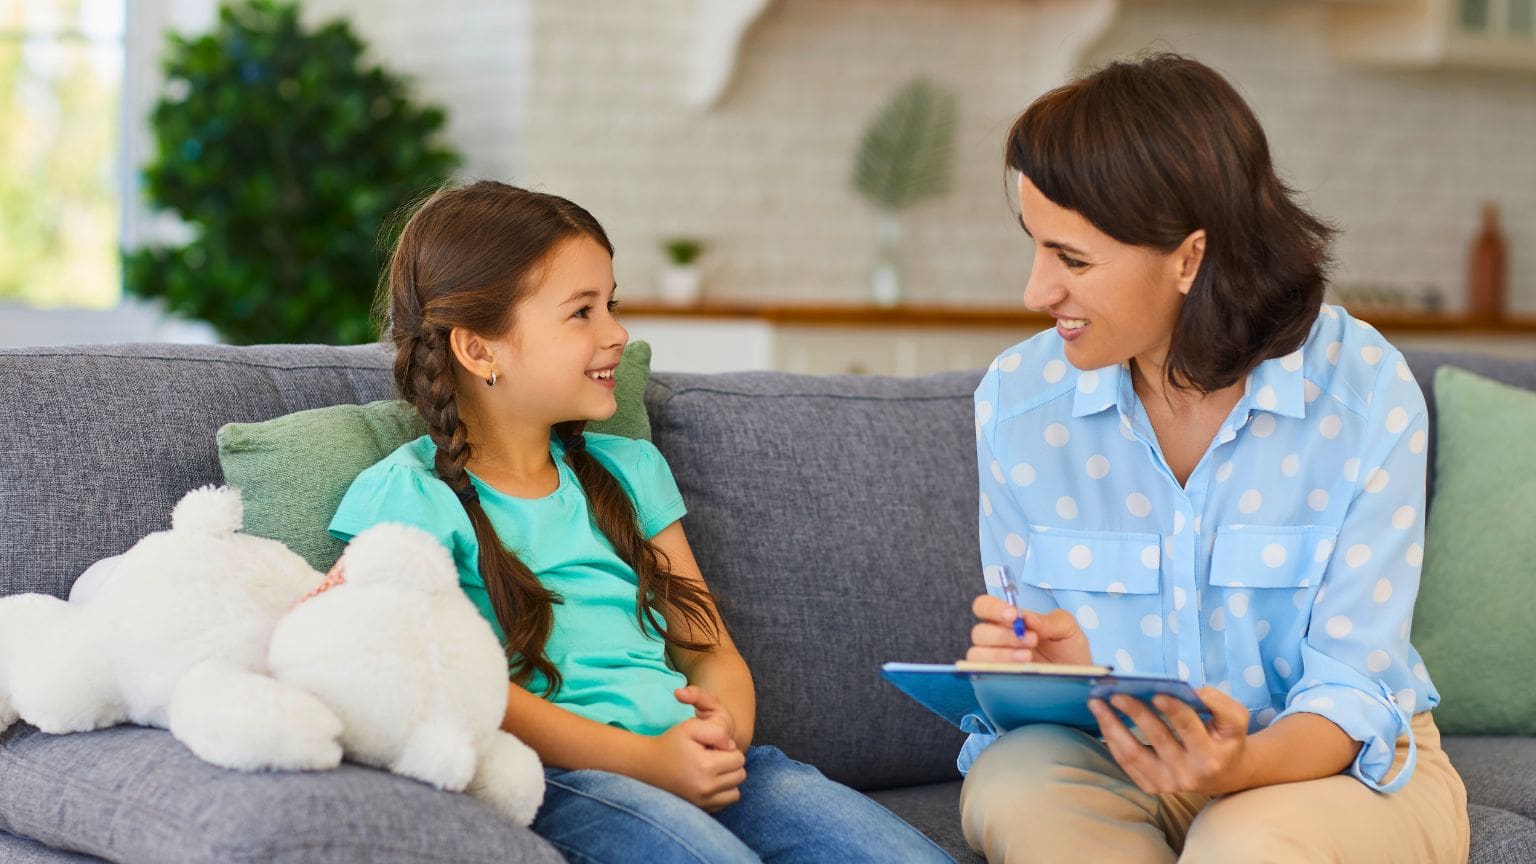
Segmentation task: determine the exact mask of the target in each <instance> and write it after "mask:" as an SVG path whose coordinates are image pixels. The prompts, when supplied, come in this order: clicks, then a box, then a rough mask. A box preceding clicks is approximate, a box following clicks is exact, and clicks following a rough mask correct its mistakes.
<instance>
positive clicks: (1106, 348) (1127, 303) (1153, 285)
mask: <svg viewBox="0 0 1536 864" xmlns="http://www.w3.org/2000/svg"><path fill="white" fill-rule="evenodd" d="M1019 221H1020V223H1021V224H1022V225H1023V227H1024V231H1025V233H1027V234H1028V235H1029V236H1030V237H1032V238H1034V241H1035V263H1034V266H1033V267H1032V268H1031V270H1030V273H1029V284H1028V286H1026V287H1025V289H1024V305H1025V306H1027V307H1028V308H1030V309H1033V310H1036V311H1039V312H1045V313H1048V314H1049V315H1051V316H1052V317H1053V318H1055V319H1056V332H1057V333H1059V334H1061V337H1062V339H1064V340H1066V349H1065V350H1066V357H1067V360H1068V361H1069V362H1071V363H1072V365H1073V366H1076V367H1077V368H1079V369H1098V368H1100V367H1103V366H1114V365H1117V364H1120V363H1124V362H1126V361H1127V360H1131V359H1137V360H1139V361H1141V362H1140V363H1139V364H1138V365H1140V366H1141V367H1142V368H1141V371H1142V373H1143V374H1145V375H1155V376H1159V377H1160V376H1161V374H1162V372H1161V370H1162V367H1163V361H1164V358H1166V357H1167V356H1168V346H1169V343H1170V340H1171V338H1172V336H1173V326H1174V322H1175V321H1176V320H1177V319H1178V314H1179V309H1180V307H1181V306H1182V305H1183V302H1184V295H1185V294H1187V293H1188V292H1189V287H1190V285H1191V284H1192V283H1193V281H1194V276H1195V273H1196V272H1198V270H1199V266H1200V256H1201V255H1202V254H1203V253H1204V250H1205V232H1204V231H1195V232H1193V233H1192V234H1190V235H1189V237H1188V238H1187V239H1186V240H1185V241H1184V243H1182V244H1180V246H1179V247H1178V248H1177V249H1175V250H1173V251H1172V252H1166V253H1165V252H1159V251H1158V250H1156V249H1150V248H1147V247H1145V246H1133V245H1130V244H1127V243H1121V242H1120V241H1118V240H1116V239H1114V238H1113V237H1110V236H1109V235H1108V234H1105V233H1104V232H1103V231H1100V230H1099V229H1098V228H1096V227H1094V225H1093V223H1091V222H1089V221H1088V220H1087V219H1085V218H1084V217H1083V216H1082V214H1080V213H1078V212H1077V211H1075V210H1068V209H1067V208H1065V207H1062V206H1060V205H1058V204H1056V203H1055V202H1053V201H1051V200H1050V199H1049V198H1046V197H1045V195H1044V194H1042V193H1041V192H1040V190H1039V189H1036V188H1035V184H1034V183H1032V182H1030V179H1029V178H1028V177H1026V176H1024V175H1023V174H1020V175H1019Z"/></svg>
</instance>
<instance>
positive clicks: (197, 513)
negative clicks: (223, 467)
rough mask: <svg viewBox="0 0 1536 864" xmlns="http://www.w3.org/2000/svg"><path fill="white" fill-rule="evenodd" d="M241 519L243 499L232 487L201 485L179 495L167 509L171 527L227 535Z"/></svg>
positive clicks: (234, 530) (239, 523) (196, 532)
mask: <svg viewBox="0 0 1536 864" xmlns="http://www.w3.org/2000/svg"><path fill="white" fill-rule="evenodd" d="M244 521H245V502H244V501H243V500H242V499H241V497H240V490H239V489H236V488H234V487H232V486H211V485H210V486H203V487H201V488H199V489H193V490H192V491H191V492H188V493H187V494H185V495H183V496H182V497H181V500H180V501H178V502H177V503H176V509H174V510H172V511H171V530H173V531H189V532H192V533H195V534H207V535H211V536H216V537H217V536H227V535H230V534H233V533H235V532H236V531H239V530H240V526H241V525H242V524H243V523H244Z"/></svg>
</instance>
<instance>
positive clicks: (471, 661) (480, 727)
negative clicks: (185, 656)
mask: <svg viewBox="0 0 1536 864" xmlns="http://www.w3.org/2000/svg"><path fill="white" fill-rule="evenodd" d="M268 660H269V662H270V664H271V674H272V676H273V677H274V678H276V679H277V680H278V681H281V682H283V683H285V684H289V685H291V686H294V687H296V688H299V689H302V690H304V691H306V692H309V693H312V694H314V695H315V696H317V697H319V699H320V700H321V701H322V702H324V703H325V704H326V705H327V706H329V707H330V709H331V710H332V711H334V712H336V715H337V716H338V717H340V718H341V723H342V733H341V744H342V747H343V748H345V750H346V754H347V757H348V758H349V759H352V760H353V761H356V762H361V763H363V764H366V765H376V766H378V767H381V768H387V769H389V770H390V771H393V772H395V773H396V774H402V775H404V776H406V777H414V778H416V779H417V780H421V781H423V782H426V783H430V784H431V785H433V786H436V787H438V788H440V789H450V790H454V791H459V790H464V791H467V792H468V793H469V794H470V795H472V796H474V797H475V798H478V799H480V800H482V801H484V802H485V803H487V804H489V805H491V806H492V807H494V808H495V809H497V810H499V811H501V812H502V813H504V814H506V815H507V816H509V817H510V818H512V819H513V820H515V821H517V822H518V823H519V824H522V825H529V824H532V822H533V817H534V814H535V813H536V812H537V811H538V809H539V804H540V803H541V802H542V801H543V797H544V769H543V766H542V765H541V763H540V762H539V757H538V754H537V753H535V752H534V751H533V748H531V747H529V746H528V745H526V744H524V743H523V742H522V741H520V740H519V739H518V738H516V737H515V736H513V735H510V734H508V733H506V732H503V731H502V730H501V721H502V715H503V713H504V712H505V711H506V705H507V686H508V683H507V657H506V654H505V653H504V652H503V651H502V647H501V643H500V642H499V641H498V640H497V639H496V636H495V634H494V633H493V632H492V631H491V628H490V625H489V624H488V623H486V621H485V619H484V618H482V617H481V616H480V613H479V612H478V611H476V609H475V606H474V604H473V603H471V602H470V601H469V598H468V597H466V596H464V592H463V591H462V590H460V588H459V576H458V570H457V569H456V568H455V567H454V564H453V559H452V558H451V557H450V556H449V554H448V550H447V549H444V548H443V546H442V544H441V543H439V542H438V541H437V539H436V538H434V537H432V535H430V534H427V533H426V532H424V531H421V530H419V529H416V528H411V527H408V526H405V525H396V524H382V525H375V526H374V527H372V528H369V529H368V530H366V531H364V532H363V533H362V534H359V535H358V536H357V537H356V538H354V539H353V540H352V542H351V544H349V545H348V546H347V549H346V551H345V552H344V553H343V554H342V556H341V561H340V562H338V563H337V565H336V569H335V570H333V571H332V575H331V576H330V577H328V579H327V584H326V585H324V586H322V588H321V589H320V590H319V591H318V592H316V593H315V594H314V595H313V596H311V597H309V598H307V599H305V600H304V601H303V602H301V603H300V604H299V605H298V606H297V607H296V608H295V609H294V610H293V611H292V612H289V613H288V614H287V615H285V616H284V617H283V619H282V620H281V621H279V622H278V625H277V629H276V631H275V632H274V633H273V634H272V648H271V651H270V653H269V655H268Z"/></svg>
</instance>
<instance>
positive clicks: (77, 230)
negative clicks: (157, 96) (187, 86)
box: [0, 0, 124, 308]
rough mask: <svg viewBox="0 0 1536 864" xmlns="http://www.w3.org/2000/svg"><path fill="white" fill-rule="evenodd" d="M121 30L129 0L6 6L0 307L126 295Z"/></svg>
mask: <svg viewBox="0 0 1536 864" xmlns="http://www.w3.org/2000/svg"><path fill="white" fill-rule="evenodd" d="M123 26H124V0H0V302H3V301H12V302H21V303H26V304H29V305H36V306H82V307H94V308H104V307H109V306H112V305H114V304H116V303H117V301H118V299H119V297H120V295H121V276H120V267H119V263H118V235H119V220H120V215H119V214H120V208H121V197H122V196H121V192H120V190H121V189H122V188H123V184H122V182H121V175H120V173H119V170H120V169H119V166H118V164H117V161H118V154H119V135H120V129H121V125H122V124H121V122H120V116H121V115H120V112H121V107H120V106H121V93H122V80H123Z"/></svg>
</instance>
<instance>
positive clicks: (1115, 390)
mask: <svg viewBox="0 0 1536 864" xmlns="http://www.w3.org/2000/svg"><path fill="white" fill-rule="evenodd" d="M1134 398H1135V396H1134V395H1133V394H1132V393H1131V376H1130V368H1129V367H1128V366H1126V365H1125V364H1124V363H1122V364H1120V365H1119V366H1105V367H1104V368H1102V369H1089V370H1087V371H1084V372H1079V373H1077V393H1076V394H1075V395H1074V396H1073V398H1072V416H1073V417H1087V416H1088V415H1089V414H1098V413H1099V412H1101V411H1108V410H1109V409H1111V408H1114V407H1116V406H1119V407H1120V409H1121V413H1123V414H1126V415H1129V414H1130V405H1131V400H1132V399H1134Z"/></svg>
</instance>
